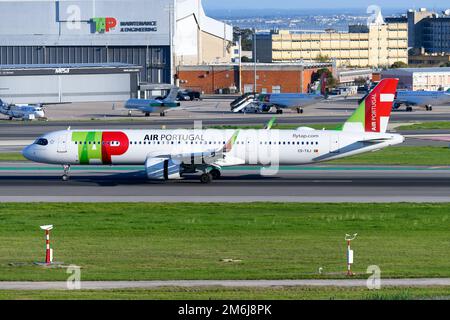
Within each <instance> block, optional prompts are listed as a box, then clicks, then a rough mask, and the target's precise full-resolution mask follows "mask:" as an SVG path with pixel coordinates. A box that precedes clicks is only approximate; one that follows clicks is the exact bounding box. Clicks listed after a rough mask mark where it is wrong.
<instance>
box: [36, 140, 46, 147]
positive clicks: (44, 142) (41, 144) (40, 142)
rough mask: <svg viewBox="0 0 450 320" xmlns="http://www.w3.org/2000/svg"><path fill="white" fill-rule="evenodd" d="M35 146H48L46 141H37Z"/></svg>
mask: <svg viewBox="0 0 450 320" xmlns="http://www.w3.org/2000/svg"><path fill="white" fill-rule="evenodd" d="M35 144H38V145H40V146H46V145H48V140H47V139H37V140H36V142H35Z"/></svg>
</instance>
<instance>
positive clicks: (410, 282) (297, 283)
mask: <svg viewBox="0 0 450 320" xmlns="http://www.w3.org/2000/svg"><path fill="white" fill-rule="evenodd" d="M381 286H382V287H441V286H450V279H446V278H435V279H433V278H430V279H381ZM80 287H81V288H80V289H81V290H114V289H116V290H118V289H157V288H171V287H172V288H207V287H215V288H217V287H225V288H271V287H340V288H356V287H360V288H364V287H367V280H358V279H346V280H179V281H82V282H81V283H80ZM0 290H68V289H67V283H66V282H9V281H8V282H0Z"/></svg>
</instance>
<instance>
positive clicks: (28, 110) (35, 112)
mask: <svg viewBox="0 0 450 320" xmlns="http://www.w3.org/2000/svg"><path fill="white" fill-rule="evenodd" d="M0 113H1V114H4V115H5V116H7V117H8V118H9V120H12V119H14V118H16V119H22V120H35V119H41V118H45V111H44V108H43V107H42V106H41V105H40V104H39V105H28V104H27V105H14V104H7V103H5V102H3V101H2V100H0Z"/></svg>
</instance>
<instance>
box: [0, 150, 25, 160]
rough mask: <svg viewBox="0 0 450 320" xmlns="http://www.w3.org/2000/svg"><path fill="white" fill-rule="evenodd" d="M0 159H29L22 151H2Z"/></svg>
mask: <svg viewBox="0 0 450 320" xmlns="http://www.w3.org/2000/svg"><path fill="white" fill-rule="evenodd" d="M0 161H3V162H6V161H27V159H25V158H24V157H23V156H22V153H21V152H0Z"/></svg>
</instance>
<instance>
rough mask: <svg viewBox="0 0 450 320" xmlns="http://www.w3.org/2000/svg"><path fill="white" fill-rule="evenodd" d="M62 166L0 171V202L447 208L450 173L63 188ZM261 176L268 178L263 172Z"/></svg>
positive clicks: (242, 173)
mask: <svg viewBox="0 0 450 320" xmlns="http://www.w3.org/2000/svg"><path fill="white" fill-rule="evenodd" d="M61 174H62V169H61V168H60V167H59V166H45V165H35V164H30V163H11V164H0V201H1V202H111V201H113V202H241V203H246V202H321V203H325V202H326V203H343V202H358V203H375V202H379V203H380V202H381V203H391V202H412V203H418V202H432V203H444V202H450V167H367V166H366V167H364V166H305V167H281V168H280V170H279V172H275V175H261V168H258V167H238V168H231V169H226V170H224V171H223V177H222V179H220V180H216V181H214V182H213V183H211V184H209V185H203V184H201V183H200V182H199V176H198V175H189V176H187V177H186V178H185V179H184V180H172V181H168V182H155V181H148V180H147V179H146V176H145V173H144V171H143V168H141V167H134V166H130V167H123V166H121V167H74V168H73V170H72V172H71V179H70V181H68V182H63V181H62V180H61V178H60V176H61ZM264 174H267V172H265V173H264Z"/></svg>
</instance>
